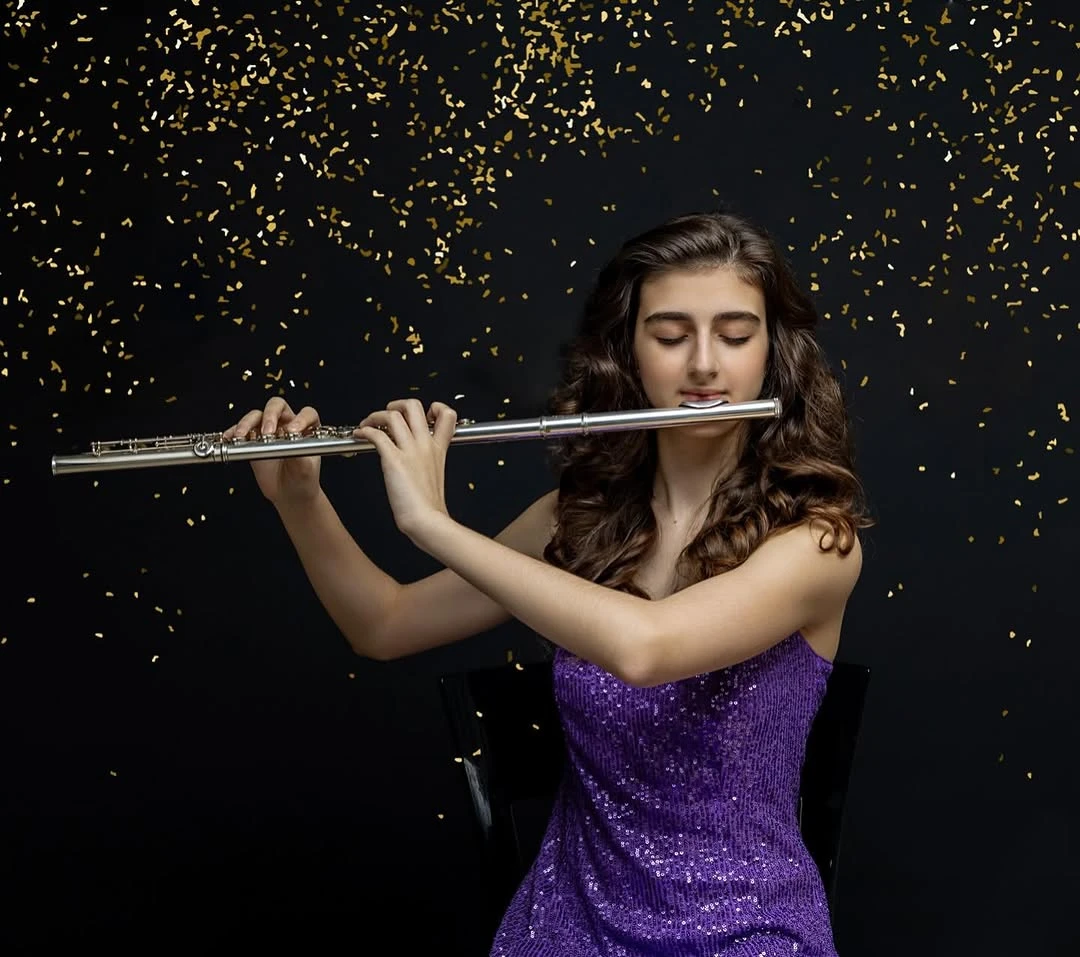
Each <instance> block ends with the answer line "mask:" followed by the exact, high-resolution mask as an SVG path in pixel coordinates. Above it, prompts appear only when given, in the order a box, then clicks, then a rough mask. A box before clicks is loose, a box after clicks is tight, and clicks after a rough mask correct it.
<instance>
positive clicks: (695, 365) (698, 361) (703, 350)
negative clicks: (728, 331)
mask: <svg viewBox="0 0 1080 957" xmlns="http://www.w3.org/2000/svg"><path fill="white" fill-rule="evenodd" d="M719 369H720V345H719V343H718V342H716V341H715V337H713V336H699V337H698V338H697V345H696V346H695V347H694V351H693V353H692V354H691V359H690V375H691V377H692V378H693V380H694V381H695V382H702V383H704V382H707V381H709V380H711V379H715V378H716V375H717V372H718V371H719Z"/></svg>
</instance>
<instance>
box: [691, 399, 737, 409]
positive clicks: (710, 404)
mask: <svg viewBox="0 0 1080 957" xmlns="http://www.w3.org/2000/svg"><path fill="white" fill-rule="evenodd" d="M727 404H728V400H727V399H686V400H685V401H683V402H680V403H679V405H680V407H681V406H686V407H687V408H689V409H712V408H714V407H715V406H718V405H727Z"/></svg>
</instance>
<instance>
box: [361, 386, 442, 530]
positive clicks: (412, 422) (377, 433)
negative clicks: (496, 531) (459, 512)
mask: <svg viewBox="0 0 1080 957" xmlns="http://www.w3.org/2000/svg"><path fill="white" fill-rule="evenodd" d="M430 424H434V432H433V433H432V431H430V430H429V425H430ZM456 425H457V412H455V411H454V410H453V409H451V408H450V406H448V405H444V404H443V403H442V402H433V403H432V404H431V406H430V407H429V408H428V412H427V415H426V416H425V415H424V407H423V406H422V405H421V404H420V400H419V399H395V400H394V401H393V402H390V403H389V404H388V405H387V406H386V411H385V412H372V413H371V415H369V416H368V417H367V418H365V419H364V420H363V421H362V422H361V423H360V424H359V425H358V426H357V427H356V429H355V430H354V432H353V435H355V436H356V437H357V438H361V439H366V440H367V441H369V442H371V443H372V445H374V446H375V449H376V450H377V451H378V453H379V459H380V461H381V463H382V473H383V479H384V481H385V482H386V495H387V498H388V499H389V500H390V508H391V509H392V510H393V512H394V521H395V523H396V524H397V527H398V530H399V531H401V532H402V533H404V534H405V535H408V536H409V537H410V538H411V537H412V536H413V535H414V534H415V533H416V532H417V531H418V530H419V529H420V528H422V527H423V525H424V524H425V522H428V521H430V519H431V517H432V516H433V515H438V514H442V515H449V513H448V512H447V510H446V495H445V473H446V450H447V448H448V447H449V445H450V439H451V437H452V436H453V434H454V429H455V427H456ZM384 429H385V431H383V430H384Z"/></svg>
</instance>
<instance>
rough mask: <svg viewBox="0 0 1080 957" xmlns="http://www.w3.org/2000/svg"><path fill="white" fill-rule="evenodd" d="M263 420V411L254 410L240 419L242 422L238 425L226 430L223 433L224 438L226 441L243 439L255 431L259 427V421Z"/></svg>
mask: <svg viewBox="0 0 1080 957" xmlns="http://www.w3.org/2000/svg"><path fill="white" fill-rule="evenodd" d="M261 418H262V409H252V410H251V411H250V412H248V413H246V414H245V415H244V416H243V417H242V418H241V419H240V421H239V422H237V423H236V425H234V426H233V427H232V428H230V429H226V430H225V431H224V432H223V433H222V438H225V439H232V438H243V437H244V436H245V435H247V434H248V433H249V432H250V431H251V430H252V429H254V428H255V427H256V426H258V424H259V420H260V419H261Z"/></svg>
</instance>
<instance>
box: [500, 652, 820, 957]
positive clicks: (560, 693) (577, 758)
mask: <svg viewBox="0 0 1080 957" xmlns="http://www.w3.org/2000/svg"><path fill="white" fill-rule="evenodd" d="M831 671H832V665H831V664H830V663H829V662H828V661H826V660H825V659H824V658H822V657H821V656H820V655H818V654H817V653H816V652H815V651H814V650H813V649H812V648H811V647H810V646H809V645H808V644H807V643H806V640H805V639H804V638H803V636H802V635H801V634H800V633H798V632H796V633H795V634H793V635H791V636H789V637H788V638H786V639H784V640H783V641H781V642H780V643H778V644H776V645H774V646H772V647H771V648H769V649H767V650H766V651H765V652H763V653H762V654H760V655H757V656H755V657H754V658H751V659H749V660H747V661H743V662H740V663H739V664H736V665H733V666H732V667H730V668H725V669H722V670H720V671H715V672H711V673H709V674H704V675H699V676H697V677H693V678H687V679H684V680H682V681H677V682H673V683H670V684H665V685H658V686H656V687H653V688H635V687H632V686H630V685H627V684H625V683H624V682H622V681H620V680H618V679H617V678H615V677H613V676H612V675H610V674H608V673H607V672H605V671H604V670H603V669H601V668H598V667H597V666H595V665H593V664H590V663H589V662H586V661H583V660H581V659H579V658H575V657H574V656H572V655H570V654H568V653H567V652H566V651H564V650H563V649H561V648H557V649H556V654H555V660H554V664H553V681H554V691H555V698H556V701H557V703H558V707H559V712H560V715H561V718H562V723H563V729H564V732H565V738H566V748H567V766H566V771H565V773H564V776H563V780H562V783H561V785H560V787H559V791H558V794H557V796H556V799H555V804H554V807H553V810H552V814H551V819H550V821H549V822H548V826H547V830H546V832H545V834H544V839H543V842H542V844H541V847H540V851H539V853H538V854H537V857H536V860H535V862H534V863H533V865H532V868H531V869H530V870H529V872H528V873H527V874H526V876H525V878H524V880H523V881H522V883H521V886H520V887H519V888H518V890H517V892H516V893H515V895H514V897H513V899H512V901H511V903H510V906H509V908H508V909H507V912H506V914H505V915H504V916H503V919H502V922H501V924H500V926H499V929H498V932H497V933H496V935H495V939H494V942H493V945H492V948H491V957H555V955H558V957H698V955H701V957H705V955H709V957H779V955H781V954H783V955H792V954H795V955H806V957H836V951H835V948H834V946H833V938H832V930H831V927H830V922H829V911H828V902H827V900H826V897H825V891H824V887H823V885H822V882H821V877H820V875H819V873H818V870H817V867H816V866H815V864H814V861H813V859H812V858H811V857H810V855H809V853H808V852H807V850H806V846H805V845H804V844H803V841H802V837H801V834H800V832H799V826H798V817H797V814H798V811H797V808H798V790H799V778H800V771H801V767H802V761H803V757H804V754H805V750H806V739H807V735H808V733H809V731H810V724H811V721H812V720H813V717H814V715H815V713H816V712H817V709H818V707H819V705H820V704H821V699H822V697H823V695H824V693H825V684H826V680H827V679H828V676H829V674H830V672H831Z"/></svg>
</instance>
